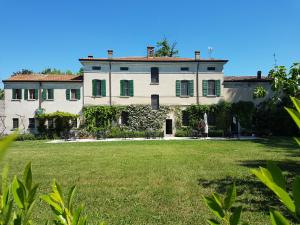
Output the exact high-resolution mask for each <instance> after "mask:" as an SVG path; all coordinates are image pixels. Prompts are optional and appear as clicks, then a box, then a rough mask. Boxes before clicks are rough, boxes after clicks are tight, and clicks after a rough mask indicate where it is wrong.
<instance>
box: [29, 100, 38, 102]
mask: <svg viewBox="0 0 300 225" xmlns="http://www.w3.org/2000/svg"><path fill="white" fill-rule="evenodd" d="M36 100H37V99H27V101H29V102H33V101H36Z"/></svg>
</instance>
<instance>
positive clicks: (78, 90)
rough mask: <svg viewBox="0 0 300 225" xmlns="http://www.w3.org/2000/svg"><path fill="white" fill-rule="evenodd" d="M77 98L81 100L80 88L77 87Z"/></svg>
mask: <svg viewBox="0 0 300 225" xmlns="http://www.w3.org/2000/svg"><path fill="white" fill-rule="evenodd" d="M76 99H77V100H80V89H76Z"/></svg>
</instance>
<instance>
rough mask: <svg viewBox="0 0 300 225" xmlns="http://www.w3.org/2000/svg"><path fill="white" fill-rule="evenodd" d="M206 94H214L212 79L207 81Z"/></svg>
mask: <svg viewBox="0 0 300 225" xmlns="http://www.w3.org/2000/svg"><path fill="white" fill-rule="evenodd" d="M207 95H216V82H215V81H214V80H208V81H207Z"/></svg>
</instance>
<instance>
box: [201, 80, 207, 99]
mask: <svg viewBox="0 0 300 225" xmlns="http://www.w3.org/2000/svg"><path fill="white" fill-rule="evenodd" d="M202 95H203V96H207V80H202Z"/></svg>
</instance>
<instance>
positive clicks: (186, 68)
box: [180, 67, 190, 71]
mask: <svg viewBox="0 0 300 225" xmlns="http://www.w3.org/2000/svg"><path fill="white" fill-rule="evenodd" d="M180 69H181V71H189V70H190V68H189V67H181V68H180Z"/></svg>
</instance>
